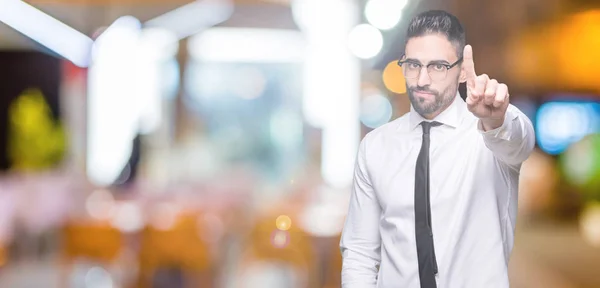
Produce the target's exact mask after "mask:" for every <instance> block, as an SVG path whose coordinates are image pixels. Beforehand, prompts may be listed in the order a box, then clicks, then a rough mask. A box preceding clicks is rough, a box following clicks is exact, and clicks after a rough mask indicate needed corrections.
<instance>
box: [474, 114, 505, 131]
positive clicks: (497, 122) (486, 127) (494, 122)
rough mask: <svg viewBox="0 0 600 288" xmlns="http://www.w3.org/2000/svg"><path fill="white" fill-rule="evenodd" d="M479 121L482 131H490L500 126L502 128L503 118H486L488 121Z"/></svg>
mask: <svg viewBox="0 0 600 288" xmlns="http://www.w3.org/2000/svg"><path fill="white" fill-rule="evenodd" d="M480 120H481V126H482V128H483V131H490V130H494V129H498V128H500V126H502V124H504V116H503V117H502V118H496V119H492V118H488V119H480Z"/></svg>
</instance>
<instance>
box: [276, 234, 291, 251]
mask: <svg viewBox="0 0 600 288" xmlns="http://www.w3.org/2000/svg"><path fill="white" fill-rule="evenodd" d="M289 243H290V234H289V233H288V232H287V231H281V230H275V231H273V233H272V234H271V244H272V245H273V247H275V248H279V249H282V248H285V247H287V245H288V244H289Z"/></svg>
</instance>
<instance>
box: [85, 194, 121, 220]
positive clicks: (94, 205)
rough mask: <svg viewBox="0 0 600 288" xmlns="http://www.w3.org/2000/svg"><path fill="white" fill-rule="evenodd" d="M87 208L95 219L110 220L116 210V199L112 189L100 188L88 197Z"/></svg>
mask: <svg viewBox="0 0 600 288" xmlns="http://www.w3.org/2000/svg"><path fill="white" fill-rule="evenodd" d="M85 209H86V211H87V213H88V214H89V215H90V216H91V217H92V218H94V219H97V220H108V219H110V217H112V215H113V213H114V212H115V200H114V198H113V196H112V194H111V193H110V191H108V190H105V189H98V190H96V191H94V192H92V194H90V195H89V196H88V197H87V199H86V201H85Z"/></svg>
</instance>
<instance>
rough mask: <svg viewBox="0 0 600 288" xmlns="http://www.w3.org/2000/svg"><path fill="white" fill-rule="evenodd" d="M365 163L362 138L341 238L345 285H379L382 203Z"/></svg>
mask: <svg viewBox="0 0 600 288" xmlns="http://www.w3.org/2000/svg"><path fill="white" fill-rule="evenodd" d="M366 166H367V165H366V158H365V140H363V141H362V142H361V144H360V148H359V152H358V157H357V160H356V166H355V170H354V183H353V189H352V195H351V197H350V207H349V209H348V214H347V216H346V223H345V225H344V230H343V232H342V237H341V241H340V250H341V252H342V258H343V265H342V287H343V288H355V287H356V288H367V287H373V288H375V287H376V286H377V273H378V267H379V263H380V261H381V254H380V253H381V252H380V246H381V235H380V234H379V219H380V217H381V207H380V206H379V202H378V200H377V197H376V195H375V191H374V189H373V186H372V185H371V181H370V179H369V174H368V171H367V167H366Z"/></svg>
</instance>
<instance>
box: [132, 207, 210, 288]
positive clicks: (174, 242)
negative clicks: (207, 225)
mask: <svg viewBox="0 0 600 288" xmlns="http://www.w3.org/2000/svg"><path fill="white" fill-rule="evenodd" d="M199 216H200V215H199V213H186V214H180V215H178V216H177V218H176V219H175V221H174V223H173V224H172V225H170V226H168V227H161V228H157V227H155V226H153V225H147V226H146V227H145V228H144V230H143V231H142V235H141V240H140V241H141V243H140V252H139V269H140V270H139V278H138V283H137V284H138V286H137V287H138V288H146V287H153V286H152V285H153V280H152V279H153V278H154V276H155V274H156V273H158V272H159V271H162V269H171V270H172V269H173V268H175V270H177V269H181V271H183V274H184V277H185V280H186V281H185V282H186V285H185V286H186V287H194V288H195V287H214V281H215V277H214V273H212V269H213V268H214V267H213V263H212V261H211V260H212V259H211V256H210V254H209V253H210V247H209V245H208V244H207V243H206V241H204V240H203V239H202V237H201V235H202V233H203V231H204V227H203V226H202V224H201V221H198V219H199ZM168 287H172V286H168Z"/></svg>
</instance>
